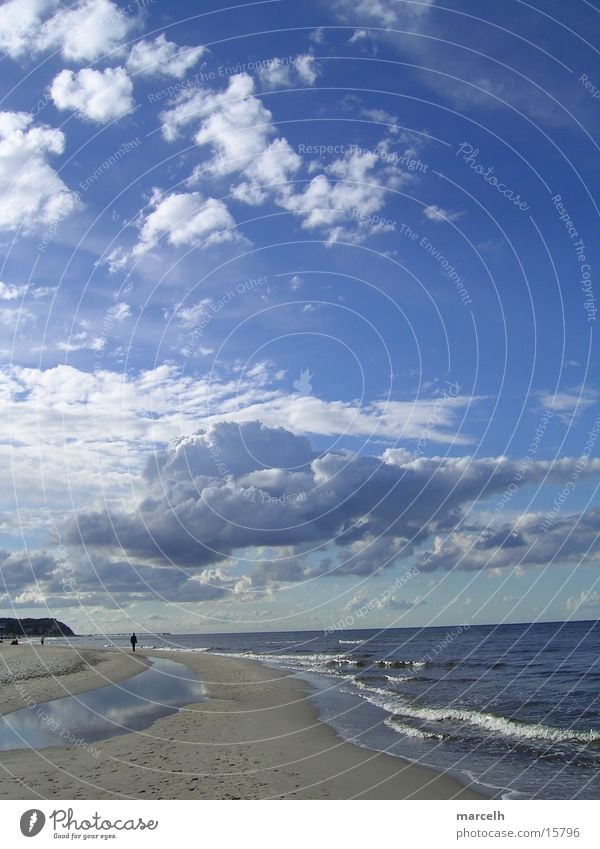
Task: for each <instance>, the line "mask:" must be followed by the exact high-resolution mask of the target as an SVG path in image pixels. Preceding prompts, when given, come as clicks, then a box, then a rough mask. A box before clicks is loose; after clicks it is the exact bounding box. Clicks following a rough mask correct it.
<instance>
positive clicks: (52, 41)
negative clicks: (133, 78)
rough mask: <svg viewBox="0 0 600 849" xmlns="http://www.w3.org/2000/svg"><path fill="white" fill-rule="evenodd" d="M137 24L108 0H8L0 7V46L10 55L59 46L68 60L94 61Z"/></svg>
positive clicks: (38, 51) (18, 56)
mask: <svg viewBox="0 0 600 849" xmlns="http://www.w3.org/2000/svg"><path fill="white" fill-rule="evenodd" d="M136 26H137V21H136V19H135V18H133V17H128V16H127V15H126V14H125V13H124V12H123V11H122V10H121V9H119V7H118V6H117V5H116V4H115V3H112V2H110V0H83V2H79V3H75V4H70V3H67V2H64V3H63V2H59V0H10V2H8V3H5V4H4V5H3V6H2V7H1V8H0V49H2V50H5V51H6V52H7V53H8V55H9V56H11V57H12V58H13V59H19V58H22V57H23V56H29V55H31V54H34V55H35V54H37V53H42V52H45V51H48V50H60V52H61V53H62V56H63V58H64V59H67V60H69V61H73V62H93V61H95V60H96V59H99V58H100V57H101V56H104V55H105V54H107V53H110V52H112V51H114V50H117V49H118V48H119V47H120V46H121V44H122V42H123V41H124V40H125V39H126V37H127V36H128V34H129V33H130V32H131V31H132V30H133V29H134V28H135V27H136Z"/></svg>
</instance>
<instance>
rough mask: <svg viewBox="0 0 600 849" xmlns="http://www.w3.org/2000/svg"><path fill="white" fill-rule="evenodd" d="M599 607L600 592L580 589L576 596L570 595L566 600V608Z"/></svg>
mask: <svg viewBox="0 0 600 849" xmlns="http://www.w3.org/2000/svg"><path fill="white" fill-rule="evenodd" d="M582 607H583V608H594V609H598V608H600V593H596V592H593V591H591V590H590V591H588V592H584V590H582V591H581V592H580V593H579V595H578V596H570V597H569V598H568V599H567V602H566V608H567V610H570V611H574V610H579V609H580V608H582Z"/></svg>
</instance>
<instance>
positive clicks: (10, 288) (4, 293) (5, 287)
mask: <svg viewBox="0 0 600 849" xmlns="http://www.w3.org/2000/svg"><path fill="white" fill-rule="evenodd" d="M28 288H29V287H28V285H27V283H3V282H2V281H1V280H0V300H2V301H16V300H17V298H22V297H24V295H26V294H27V290H28Z"/></svg>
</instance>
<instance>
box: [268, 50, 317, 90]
mask: <svg viewBox="0 0 600 849" xmlns="http://www.w3.org/2000/svg"><path fill="white" fill-rule="evenodd" d="M318 76H319V66H318V64H317V61H316V59H315V57H314V56H313V55H312V54H310V53H303V54H301V55H299V56H296V58H295V59H294V60H293V61H292V62H283V61H281V60H280V59H273V61H272V62H269V63H268V64H266V65H264V67H262V68H261V70H260V71H259V77H260V80H261V82H262V84H263V86H264V88H266V89H275V88H286V87H288V86H292V85H307V86H311V85H314V84H315V82H316V81H317V78H318Z"/></svg>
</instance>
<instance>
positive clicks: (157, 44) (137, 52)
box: [127, 33, 205, 79]
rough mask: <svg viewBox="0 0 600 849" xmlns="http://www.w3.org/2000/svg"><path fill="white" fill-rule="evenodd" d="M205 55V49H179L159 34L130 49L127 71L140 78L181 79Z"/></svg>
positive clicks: (199, 47) (139, 42)
mask: <svg viewBox="0 0 600 849" xmlns="http://www.w3.org/2000/svg"><path fill="white" fill-rule="evenodd" d="M204 53H205V48H204V47H202V46H197V47H181V46H179V45H178V44H175V42H174V41H167V39H166V38H165V36H164V34H163V33H161V35H159V36H158V37H157V38H155V39H154V40H153V41H150V40H149V39H143V40H142V41H138V42H137V44H134V46H133V47H132V48H131V52H130V54H129V56H128V58H127V70H128V71H129V73H130V74H132V75H137V76H140V77H154V76H156V77H160V76H162V77H175V78H177V79H181V78H182V77H184V76H185V74H186V72H187V71H188V70H189V69H190V68H192V67H193V66H194V65H195V64H196V63H197V62H198V60H199V59H200V57H201V56H202V55H203V54H204Z"/></svg>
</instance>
